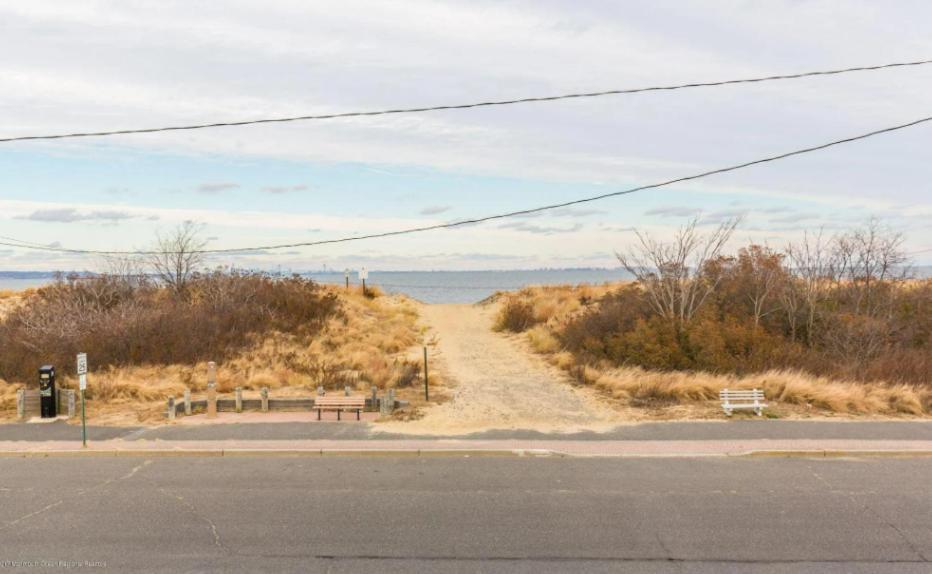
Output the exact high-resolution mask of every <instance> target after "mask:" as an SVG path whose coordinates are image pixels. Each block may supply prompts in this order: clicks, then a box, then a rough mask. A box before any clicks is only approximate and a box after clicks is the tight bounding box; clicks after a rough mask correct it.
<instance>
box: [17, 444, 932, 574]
mask: <svg viewBox="0 0 932 574" xmlns="http://www.w3.org/2000/svg"><path fill="white" fill-rule="evenodd" d="M930 476H932V459H929V458H913V459H863V460H840V459H835V460H833V459H796V458H780V459H771V458H767V459H719V458H715V459H711V458H705V459H703V458H693V459H680V458H678V459H553V458H539V459H535V458H495V457H489V458H484V457H483V458H465V457H455V458H450V457H438V458H404V457H296V458H282V457H240V458H237V457H233V458H227V457H223V458H205V457H155V458H152V459H145V458H121V457H74V458H69V457H60V458H54V457H53V458H0V568H3V566H4V565H9V564H10V563H11V562H23V561H25V562H27V563H36V562H39V563H40V564H43V563H44V564H49V563H52V564H57V563H58V561H62V563H63V564H65V565H68V564H80V565H84V564H91V566H87V567H85V568H82V570H83V571H95V570H97V571H103V570H104V569H106V570H110V571H119V572H123V571H226V572H261V571H302V572H317V571H327V572H360V571H364V572H365V571H368V572H477V571H478V572H501V571H505V572H534V573H535V574H542V573H546V572H566V571H587V572H619V571H629V572H749V571H750V572H800V571H805V572H810V571H819V572H872V573H873V572H922V573H928V572H930V570H932V563H930V562H929V560H930V559H932V492H930V488H929V477H930ZM94 564H97V565H98V566H99V567H94V566H93V565H94ZM45 569H50V568H45ZM26 570H35V568H26Z"/></svg>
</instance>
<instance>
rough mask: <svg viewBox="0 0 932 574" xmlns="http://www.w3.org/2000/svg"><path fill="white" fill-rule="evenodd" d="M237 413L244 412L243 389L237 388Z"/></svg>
mask: <svg viewBox="0 0 932 574" xmlns="http://www.w3.org/2000/svg"><path fill="white" fill-rule="evenodd" d="M236 412H238V413H241V412H243V387H236Z"/></svg>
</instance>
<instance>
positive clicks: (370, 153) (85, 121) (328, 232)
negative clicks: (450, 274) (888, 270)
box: [0, 0, 932, 271]
mask: <svg viewBox="0 0 932 574" xmlns="http://www.w3.org/2000/svg"><path fill="white" fill-rule="evenodd" d="M930 20H932V5H930V4H929V3H927V2H924V1H919V0H917V1H914V2H907V1H886V2H874V1H856V0H845V1H828V0H823V1H819V0H813V1H806V2H800V1H798V0H793V1H789V0H787V1H777V0H772V1H766V2H758V1H753V2H752V1H727V0H721V1H715V2H708V1H706V2H689V1H683V0H676V1H656V2H649V3H648V2H615V1H600V0H589V1H587V2H584V3H580V2H569V1H565V2H557V1H549V0H536V1H517V2H486V1H481V0H478V1H477V0H470V1H464V2H428V1H410V2H398V1H392V0H388V1H379V2H374V1H373V2H361V1H357V0H345V1H342V2H327V3H324V2H320V3H312V2H304V1H285V0H282V1H271V0H265V1H263V2H241V1H228V2H209V3H208V2H203V3H200V2H172V1H159V2H139V1H119V2H103V1H98V2H95V1H87V2H67V1H64V0H63V1H59V2H50V1H46V0H29V1H28V2H26V1H0V53H3V54H4V55H5V57H4V58H2V59H0V137H11V136H21V135H38V134H47V133H60V132H70V131H87V130H108V129H122V128H139V127H155V126H161V125H179V124H186V123H205V122H223V121H235V120H242V119H253V118H261V117H270V116H272V117H278V116H292V115H306V114H324V113H335V112H347V111H356V110H376V109H383V108H394V107H411V106H430V105H443V104H456V103H464V102H472V101H485V100H491V99H509V98H519V97H526V96H536V95H552V94H560V93H567V92H579V91H599V90H606V89H617V88H634V87H643V86H652V85H664V84H679V83H688V82H702V81H715V80H724V79H732V78H743V77H753V76H762V75H772V74H783V73H794V72H804V71H811V70H820V69H834V68H842V67H849V66H860V65H873V64H883V63H889V62H897V61H911V60H920V59H927V58H932V35H930V34H929V33H928V29H927V26H926V25H925V24H926V23H927V22H929V21H930ZM930 88H932V65H928V66H922V67H911V68H901V69H894V70H885V71H877V72H860V73H853V74H847V75H842V76H830V77H821V78H818V77H817V78H806V79H801V80H793V81H785V82H770V83H759V84H749V85H741V86H729V87H720V88H703V89H694V90H680V91H674V92H652V93H643V94H633V95H623V96H609V97H603V98H594V99H579V100H569V101H561V102H551V103H532V104H525V105H520V106H517V105H516V106H503V107H491V108H480V109H471V110H451V111H438V112H430V113H423V114H414V115H395V116H381V117H368V118H351V119H335V120H328V121H314V122H296V123H289V124H271V125H259V126H244V127H231V128H218V129H212V130H200V131H186V132H168V133H160V134H138V135H125V136H116V137H109V138H96V139H94V138H86V139H73V140H59V141H51V142H49V141H46V142H39V141H33V142H15V143H2V144H0V236H4V237H13V238H16V239H19V240H22V241H27V242H33V243H40V244H44V245H56V246H65V247H75V248H85V249H119V250H126V249H130V250H131V249H145V248H147V247H150V246H151V245H152V244H153V241H154V238H155V237H156V235H157V234H159V233H163V234H164V233H168V232H170V230H171V229H172V228H174V227H175V226H177V225H179V224H180V223H181V222H184V221H195V222H198V223H199V224H202V234H203V237H204V239H206V240H208V242H209V246H210V247H214V248H239V247H245V246H250V245H262V244H272V243H294V242H301V241H316V240H323V239H330V238H337V237H343V236H347V235H355V234H368V233H374V232H381V231H391V230H393V229H399V228H405V227H411V226H421V225H430V224H436V223H443V222H447V221H454V220H459V219H465V218H472V217H477V216H483V215H489V214H494V213H498V212H503V211H511V210H517V209H523V208H527V207H533V206H537V205H541V204H547V203H556V202H562V201H568V200H573V199H576V198H580V197H586V196H592V195H599V194H603V193H608V192H611V191H616V190H621V189H625V188H629V187H634V186H639V185H644V184H650V183H654V182H657V181H662V180H667V179H672V178H676V177H681V176H685V175H690V174H693V173H697V172H701V171H706V170H709V169H714V168H718V167H723V166H727V165H731V164H736V163H741V162H744V161H749V160H753V159H757V158H759V157H764V156H769V155H775V154H779V153H783V152H786V151H790V150H793V149H797V148H802V147H808V146H811V145H817V144H821V143H824V142H827V141H831V140H835V139H840V138H844V137H848V136H853V135H857V134H860V133H864V132H868V131H872V130H875V129H878V128H883V127H887V126H890V125H894V124H901V123H906V122H909V121H913V120H915V119H919V118H922V117H926V116H929V115H932V107H930V105H929V94H930V93H932V89H930ZM930 142H932V124H924V125H922V126H918V127H915V128H911V129H909V130H903V131H899V132H896V133H892V134H887V135H882V136H878V137H875V138H872V139H870V140H867V141H861V142H856V143H853V144H850V145H845V146H838V147H835V148H832V149H829V150H826V151H821V152H817V153H812V154H807V155H805V156H802V157H795V158H791V159H787V160H784V161H781V162H777V163H770V164H767V165H762V166H756V167H753V168H749V169H746V170H742V171H739V172H735V173H730V174H726V175H721V176H713V177H709V178H706V179H703V180H701V181H696V182H692V183H689V184H681V185H676V186H671V187H666V188H659V189H652V190H647V191H644V192H640V193H636V194H631V195H625V196H621V197H616V198H612V199H607V200H604V201H600V202H595V203H589V204H585V205H582V206H577V207H574V208H567V209H561V210H557V211H554V212H551V213H547V214H544V215H539V216H535V217H522V218H515V219H511V220H503V221H496V222H490V223H487V224H482V225H474V226H467V227H463V228H458V229H450V230H439V231H431V232H426V233H422V234H415V235H409V236H401V237H394V238H390V239H377V240H367V241H359V242H354V243H347V244H341V245H339V246H318V247H304V248H298V249H284V250H279V251H274V252H251V253H240V254H233V255H223V256H217V257H213V258H212V259H211V261H210V263H211V264H216V265H227V264H235V265H237V266H238V267H243V266H245V267H253V268H263V269H272V268H277V267H279V266H281V267H283V268H286V269H291V270H294V271H304V270H319V269H322V268H324V267H325V266H326V267H327V268H330V269H338V270H340V269H343V268H346V267H348V268H358V267H360V266H367V267H369V268H372V269H383V270H408V269H411V270H430V269H511V268H540V267H600V266H608V267H613V266H617V259H616V258H615V256H614V253H615V252H616V251H622V250H625V249H626V248H628V246H630V245H631V244H632V242H633V241H635V234H634V230H640V231H644V232H647V233H650V234H653V235H655V236H657V237H660V238H663V237H668V236H670V235H671V234H672V233H673V231H674V230H675V229H676V228H677V227H678V226H681V225H683V224H685V223H686V222H687V221H689V220H690V219H691V218H693V217H699V218H700V221H701V222H702V225H703V228H706V229H708V228H710V227H711V226H713V225H715V224H717V223H718V222H721V221H722V220H724V219H726V218H729V217H735V216H740V217H742V223H741V226H740V227H739V230H738V232H737V234H736V236H735V237H734V240H733V244H734V246H738V245H740V244H744V243H746V242H749V241H753V242H757V243H766V244H768V245H770V246H772V247H775V248H779V247H782V246H783V245H784V244H785V243H786V242H788V241H795V240H798V239H799V238H800V237H801V236H802V234H803V233H804V232H807V231H809V232H812V231H817V230H819V229H824V230H825V233H828V234H831V233H838V232H842V231H844V230H846V229H850V228H852V227H855V226H858V225H861V224H863V223H864V222H866V221H867V220H868V219H869V218H871V217H876V218H878V219H880V221H881V222H882V223H883V224H885V225H886V226H888V227H889V228H890V229H891V230H895V231H896V232H900V233H903V234H904V236H905V238H906V243H905V247H906V249H907V250H910V251H922V250H928V249H932V183H930V182H932V161H930V160H932V145H930ZM915 263H917V264H929V263H932V251H927V252H925V253H917V254H916V255H915ZM102 264H103V263H102V261H101V260H100V259H99V258H95V257H89V256H79V255H67V254H52V253H42V252H35V251H27V250H23V249H12V248H5V247H0V269H2V270H55V269H68V270H71V269H73V270H93V269H96V268H99V267H100V266H101V265H102Z"/></svg>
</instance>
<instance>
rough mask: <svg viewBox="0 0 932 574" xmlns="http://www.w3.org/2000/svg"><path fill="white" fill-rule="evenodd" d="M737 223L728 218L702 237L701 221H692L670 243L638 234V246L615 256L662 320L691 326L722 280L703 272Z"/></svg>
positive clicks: (715, 275) (718, 252) (737, 220)
mask: <svg viewBox="0 0 932 574" xmlns="http://www.w3.org/2000/svg"><path fill="white" fill-rule="evenodd" d="M738 222H739V219H729V220H727V221H725V222H723V223H722V224H720V225H719V226H718V227H717V228H716V229H715V230H714V231H713V232H712V233H711V234H709V235H703V234H701V233H699V232H698V231H697V230H696V226H697V225H698V223H699V220H698V219H693V220H692V221H691V222H689V223H688V224H687V225H685V226H683V227H681V228H680V229H679V230H677V232H676V235H675V236H674V238H673V241H672V242H669V243H663V242H661V241H658V240H656V239H654V238H652V237H650V236H649V235H648V234H646V233H641V232H638V231H635V234H636V235H637V238H638V243H639V244H638V245H636V246H634V247H632V248H631V249H629V250H628V252H627V253H616V256H617V257H618V260H619V261H620V262H621V264H622V266H623V267H624V268H625V269H626V270H627V271H628V272H629V273H631V274H632V275H634V276H635V278H637V280H638V282H639V283H640V284H641V286H642V287H643V288H644V291H645V293H646V294H647V297H648V300H649V301H650V303H651V306H652V307H653V308H654V310H655V311H656V312H657V313H658V314H659V315H660V316H661V317H664V318H666V319H669V320H671V321H677V322H679V323H688V322H689V321H690V320H692V318H693V316H695V314H696V312H697V311H698V310H699V309H700V308H701V307H702V305H703V303H705V301H706V299H707V298H708V297H709V295H710V294H712V293H713V292H714V291H715V288H716V286H717V285H718V282H719V281H720V280H721V274H713V275H711V276H703V274H702V272H703V270H704V269H705V267H706V264H707V263H708V262H710V261H712V260H714V259H716V258H717V257H718V256H719V254H720V253H721V251H722V249H723V248H724V247H725V243H727V242H728V240H729V238H731V235H732V233H734V230H735V227H736V226H737V225H738Z"/></svg>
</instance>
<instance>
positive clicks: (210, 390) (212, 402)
mask: <svg viewBox="0 0 932 574" xmlns="http://www.w3.org/2000/svg"><path fill="white" fill-rule="evenodd" d="M207 418H209V419H215V418H217V386H216V385H214V384H213V383H208V384H207Z"/></svg>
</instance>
